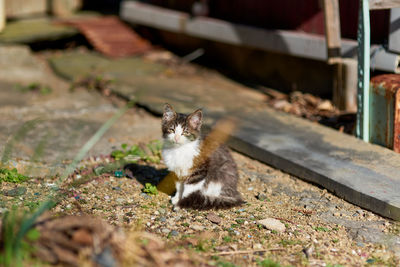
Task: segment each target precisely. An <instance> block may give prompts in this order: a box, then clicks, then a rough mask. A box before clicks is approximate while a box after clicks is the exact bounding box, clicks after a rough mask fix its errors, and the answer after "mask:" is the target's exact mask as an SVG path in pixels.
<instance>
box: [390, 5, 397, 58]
mask: <svg viewBox="0 0 400 267" xmlns="http://www.w3.org/2000/svg"><path fill="white" fill-rule="evenodd" d="M389 51H391V52H394V53H400V8H392V9H391V10H390V25H389Z"/></svg>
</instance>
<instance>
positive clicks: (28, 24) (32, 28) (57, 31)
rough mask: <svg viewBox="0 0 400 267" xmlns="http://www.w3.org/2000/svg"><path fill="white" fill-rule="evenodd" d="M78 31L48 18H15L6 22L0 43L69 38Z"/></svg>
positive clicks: (24, 42) (0, 36)
mask: <svg viewBox="0 0 400 267" xmlns="http://www.w3.org/2000/svg"><path fill="white" fill-rule="evenodd" d="M78 33H79V32H78V30H76V29H74V28H73V27H69V26H62V25H55V24H53V21H52V20H50V19H48V18H36V19H25V20H16V21H11V22H8V23H7V26H6V27H5V28H4V30H3V31H2V32H1V33H0V44H1V43H3V44H4V43H7V44H9V43H23V44H28V43H33V42H39V41H54V40H59V39H64V38H69V37H72V36H74V35H77V34H78Z"/></svg>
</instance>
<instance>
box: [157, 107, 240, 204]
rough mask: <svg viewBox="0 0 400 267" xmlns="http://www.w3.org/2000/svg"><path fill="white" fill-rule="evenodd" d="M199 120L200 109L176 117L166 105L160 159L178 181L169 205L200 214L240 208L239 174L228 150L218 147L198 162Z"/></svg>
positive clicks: (200, 141)
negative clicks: (206, 210)
mask: <svg viewBox="0 0 400 267" xmlns="http://www.w3.org/2000/svg"><path fill="white" fill-rule="evenodd" d="M202 116H203V115H202V111H201V109H198V110H196V111H195V112H193V113H191V114H189V115H185V114H181V113H176V112H175V111H174V109H173V108H172V107H171V106H170V105H169V104H165V106H164V113H163V118H162V134H163V139H164V145H163V150H162V156H163V159H164V162H165V164H166V165H167V167H168V169H169V170H170V171H172V172H175V174H176V176H177V177H178V179H179V180H178V181H177V182H176V194H175V196H174V197H172V198H171V202H172V204H173V205H174V207H175V208H192V209H200V210H204V209H212V208H215V209H219V208H230V207H233V206H238V205H241V204H243V203H244V201H243V200H242V198H241V195H240V193H239V192H238V191H237V182H238V172H237V168H236V164H235V162H234V160H233V158H232V156H231V155H230V153H229V150H228V149H227V148H226V147H225V146H223V145H221V146H219V147H218V148H216V149H215V150H213V151H212V152H211V153H210V155H205V157H204V155H203V154H204V153H203V154H202V156H203V157H204V160H201V161H199V160H198V159H199V156H200V153H201V149H202V143H203V138H202V136H201V125H202ZM196 160H197V161H196ZM195 162H199V164H194V163H195Z"/></svg>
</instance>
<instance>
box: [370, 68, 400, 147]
mask: <svg viewBox="0 0 400 267" xmlns="http://www.w3.org/2000/svg"><path fill="white" fill-rule="evenodd" d="M370 97H371V99H370V100H371V111H372V110H373V111H374V112H371V114H370V120H371V121H370V138H371V142H372V143H375V144H378V145H382V146H385V147H388V148H391V149H393V150H394V151H395V152H400V75H396V74H384V75H379V76H376V77H373V78H372V79H371V94H370Z"/></svg>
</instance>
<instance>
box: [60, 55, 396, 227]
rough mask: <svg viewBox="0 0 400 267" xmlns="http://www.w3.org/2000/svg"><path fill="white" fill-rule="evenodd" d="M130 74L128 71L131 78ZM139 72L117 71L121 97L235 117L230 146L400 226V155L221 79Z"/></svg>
mask: <svg viewBox="0 0 400 267" xmlns="http://www.w3.org/2000/svg"><path fill="white" fill-rule="evenodd" d="M69 60H70V62H69V63H68V64H64V63H63V62H64V60H59V62H58V64H53V66H54V67H55V68H56V70H57V72H58V73H61V74H62V75H63V76H64V77H67V76H69V77H73V76H74V75H78V74H79V73H76V74H72V72H73V71H74V70H72V69H71V66H75V65H76V64H77V63H76V64H72V63H71V62H72V61H74V59H72V57H69ZM147 64H150V63H147ZM139 67H140V64H139ZM121 69H122V67H121ZM82 71H84V70H82V69H80V71H79V72H82ZM125 71H126V72H124V71H122V70H121V72H124V73H128V72H129V70H125ZM137 71H138V70H137V69H135V70H134V71H131V75H128V76H126V75H119V71H115V70H112V71H110V72H112V73H113V75H116V76H118V75H119V77H123V79H122V80H123V84H124V86H117V87H116V92H117V93H119V94H120V95H122V96H124V97H126V98H128V99H132V98H136V99H137V101H138V103H139V104H140V105H142V106H145V107H146V108H148V109H149V110H151V111H152V112H154V113H157V114H161V112H162V105H163V103H165V102H169V103H170V104H172V105H173V106H174V107H176V109H177V110H178V111H180V112H188V111H191V110H193V109H194V108H198V107H203V108H204V111H205V118H208V121H207V122H208V123H209V124H212V123H213V122H214V121H215V120H216V119H218V118H220V117H222V116H226V115H230V116H235V117H236V118H238V130H237V131H236V132H235V133H232V135H231V140H230V141H229V144H230V146H231V147H232V148H233V149H235V150H238V151H240V152H242V153H244V154H246V155H249V156H251V157H253V158H255V159H258V160H260V161H262V162H265V163H267V164H270V165H272V166H274V167H277V168H280V169H282V170H283V171H285V172H288V173H291V174H293V175H295V176H298V177H300V178H302V179H304V180H306V181H309V182H312V183H315V184H318V185H320V186H323V187H325V188H327V189H328V190H330V191H331V192H334V193H335V194H337V195H338V196H340V197H343V198H344V199H346V200H347V201H349V202H351V203H354V204H357V205H359V206H361V207H363V208H366V209H369V210H372V211H374V212H375V213H378V214H380V215H383V216H386V217H389V218H392V219H396V220H400V194H399V192H400V155H399V154H396V153H394V152H393V151H390V150H388V149H386V148H383V147H379V146H376V145H371V144H367V143H364V142H362V141H360V140H358V139H356V138H354V137H352V136H348V135H345V134H342V133H339V132H337V131H335V130H332V129H329V128H326V127H324V126H321V125H318V124H316V123H312V122H309V121H306V120H303V119H299V118H295V117H293V116H289V115H287V114H284V113H280V112H276V111H274V110H271V109H270V108H268V107H267V105H266V104H265V102H264V96H263V95H262V94H260V93H258V92H254V91H252V90H251V89H249V88H246V87H244V86H242V85H239V84H236V83H234V82H232V81H230V80H227V79H226V78H224V77H222V76H221V75H218V74H204V75H200V76H199V75H197V76H190V75H186V76H179V75H175V76H172V77H168V76H165V75H160V74H159V75H157V74H156V73H153V74H152V75H151V76H149V75H147V76H146V75H136V74H135V72H137ZM106 72H107V70H106Z"/></svg>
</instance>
